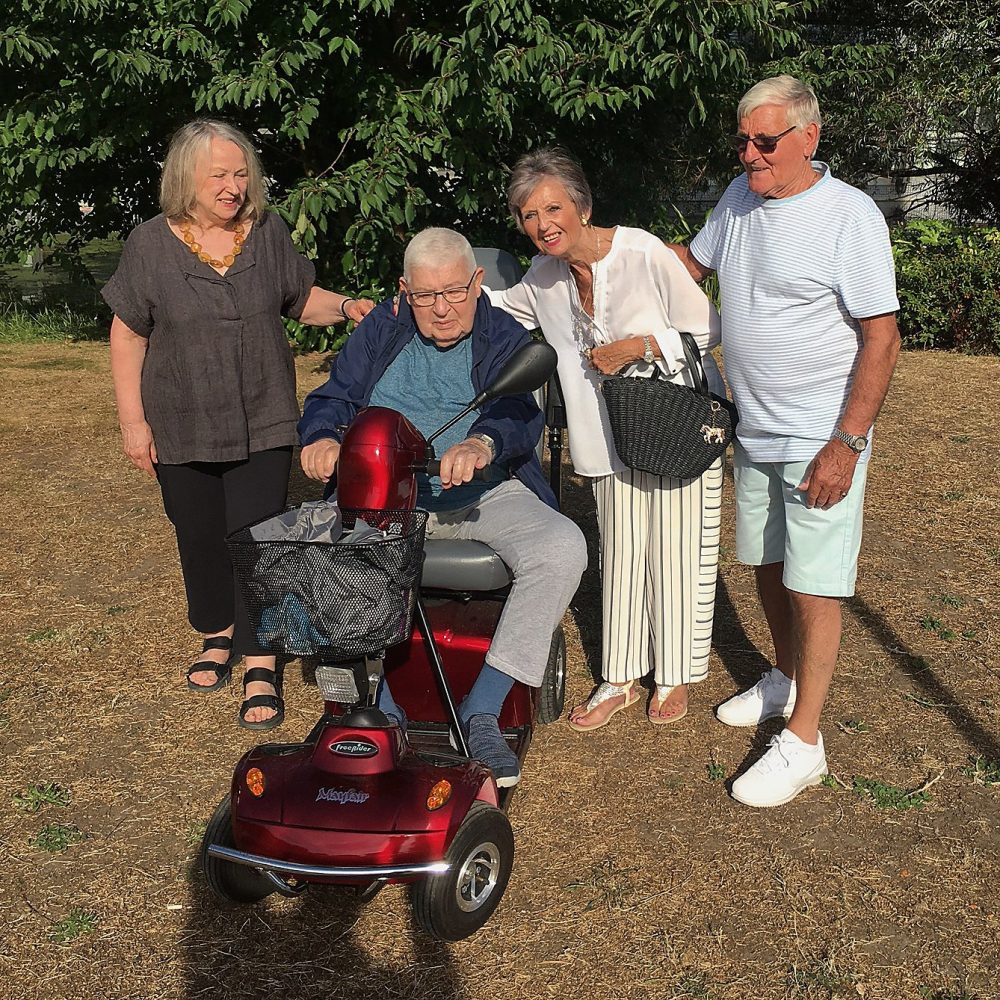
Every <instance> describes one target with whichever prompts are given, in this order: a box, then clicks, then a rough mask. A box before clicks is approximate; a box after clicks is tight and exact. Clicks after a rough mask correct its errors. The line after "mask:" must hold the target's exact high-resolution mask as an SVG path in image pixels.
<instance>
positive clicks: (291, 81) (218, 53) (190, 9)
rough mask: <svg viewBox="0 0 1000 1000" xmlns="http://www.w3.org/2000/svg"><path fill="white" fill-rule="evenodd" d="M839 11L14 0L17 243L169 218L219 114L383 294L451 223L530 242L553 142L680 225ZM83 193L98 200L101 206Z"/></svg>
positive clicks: (295, 222)
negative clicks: (403, 253) (418, 246)
mask: <svg viewBox="0 0 1000 1000" xmlns="http://www.w3.org/2000/svg"><path fill="white" fill-rule="evenodd" d="M821 8H822V4H820V3H819V0H801V2H797V3H789V2H779V0H740V2H711V0H688V2H683V3H681V2H677V0H591V2H589V3H587V4H581V3H578V2H566V0H550V2H549V3H546V4H544V5H542V4H538V5H535V4H532V3H530V2H528V0H469V2H465V3H453V2H448V0H435V2H433V3H430V2H427V0H407V2H402V0H352V2H348V0H286V2H284V3H281V4H276V3H274V2H272V0H207V2H194V0H143V2H134V0H8V3H7V14H6V17H5V19H4V22H5V24H4V26H3V27H2V28H0V95H2V96H0V116H2V117H0V150H2V152H0V208H2V212H0V248H2V249H0V253H5V254H7V255H8V257H11V256H14V255H17V254H22V255H23V253H24V252H25V251H28V250H30V249H32V248H33V247H36V246H51V245H53V242H54V240H55V238H56V236H57V235H58V234H64V235H65V234H66V233H69V234H70V240H69V243H68V244H66V245H65V246H64V248H63V249H64V252H65V253H66V254H67V255H69V256H71V255H72V253H73V251H74V249H75V248H76V247H78V246H79V245H80V244H81V243H82V242H83V241H85V240H87V239H90V238H92V237H94V236H99V235H107V234H109V233H112V232H127V231H128V230H129V229H130V228H131V227H132V226H134V225H135V224H136V223H137V222H138V221H140V220H141V219H143V218H148V217H149V216H151V215H153V214H155V212H156V185H157V178H158V173H159V163H160V161H161V160H162V155H163V150H164V146H165V142H166V139H167V137H168V136H169V135H170V133H171V132H172V131H173V130H174V129H175V128H176V127H177V126H178V125H180V124H181V123H183V122H184V121H186V120H188V119H190V118H192V117H194V116H196V115H207V116H221V117H224V118H227V119H229V120H231V121H233V122H235V123H236V124H238V125H240V126H242V127H243V128H244V129H246V130H247V131H249V132H250V133H251V134H252V135H253V137H254V140H255V142H257V143H258V144H259V147H260V150H261V154H262V158H263V161H264V164H265V168H266V170H267V172H268V174H269V175H270V177H271V180H272V186H271V197H272V200H273V201H274V203H275V205H276V206H277V208H278V209H279V211H281V213H282V214H283V215H284V217H285V218H286V219H287V220H288V222H289V224H290V225H291V227H292V229H293V232H294V236H295V239H296V241H297V243H298V244H299V246H301V247H302V248H303V250H304V251H305V252H306V253H308V254H310V255H311V256H315V257H317V259H318V263H319V265H320V276H321V280H322V281H323V282H324V283H325V284H327V285H328V286H329V287H334V288H340V289H348V290H351V291H353V292H360V291H369V292H373V293H378V294H381V293H382V292H383V291H384V290H386V289H387V288H389V287H391V285H392V282H393V279H394V277H395V275H396V274H397V273H398V269H399V263H400V250H401V246H402V244H403V243H404V242H405V240H406V239H407V237H408V236H409V235H410V234H411V233H412V232H414V231H415V230H417V229H419V228H421V227H423V226H426V225H429V224H446V225H456V226H458V227H460V228H461V229H463V230H464V231H465V232H467V233H468V234H469V235H470V237H471V238H473V240H474V241H479V242H489V243H498V244H500V245H506V246H513V247H514V248H520V249H527V246H526V244H524V243H523V242H522V240H523V238H522V237H520V236H518V235H516V234H515V233H514V232H513V231H512V227H511V224H510V222H509V221H508V220H507V218H506V212H505V209H504V204H503V202H504V199H503V191H504V186H505V180H506V170H507V168H508V167H509V165H510V164H511V163H512V162H513V160H514V159H516V157H517V156H518V155H519V154H520V153H522V152H523V151H524V150H525V149H527V148H529V147H531V146H533V145H536V144H538V143H542V142H550V141H558V142H561V143H563V144H564V145H566V146H567V147H568V148H570V149H571V150H572V151H573V152H574V153H575V154H576V155H578V156H579V157H580V158H581V160H582V161H583V164H584V167H585V169H586V170H587V172H588V175H589V176H590V178H591V181H592V183H593V186H594V189H595V194H596V202H597V205H596V218H597V220H598V221H599V222H626V223H627V222H639V223H641V224H643V225H645V226H647V227H657V226H662V227H665V228H666V227H669V226H670V225H671V224H672V220H673V212H672V209H671V203H672V202H673V201H674V200H676V198H677V196H678V194H680V193H682V192H684V191H688V190H691V189H692V188H694V187H695V186H697V185H698V184H701V183H703V182H705V181H711V180H714V181H725V180H726V179H728V178H729V177H731V176H732V175H733V172H734V169H735V166H736V164H735V158H734V157H733V155H732V152H731V150H729V148H728V146H727V145H726V143H725V135H726V133H728V132H731V131H732V128H733V110H734V107H735V103H736V100H737V99H738V97H739V95H740V94H741V93H742V92H743V91H744V90H745V89H746V87H747V86H749V85H750V84H751V83H753V82H754V81H755V80H756V79H759V78H760V77H761V76H764V75H766V74H767V73H768V72H769V71H770V70H771V69H772V68H773V67H775V66H779V65H780V66H785V67H789V68H792V69H800V68H802V67H807V68H808V67H809V66H811V65H813V64H810V62H809V58H808V57H809V55H810V52H811V49H810V45H811V44H812V43H811V42H810V39H809V37H808V32H809V31H813V30H815V29H814V25H812V23H811V22H810V20H809V19H810V18H815V16H816V15H817V12H818V11H819V10H820V9H821ZM804 31H805V32H806V33H807V34H806V35H804V34H803V32H804ZM828 49H829V51H826V54H825V55H824V57H823V58H824V59H825V63H824V67H825V68H824V67H819V68H818V70H817V71H818V72H819V71H820V70H821V71H822V72H819V75H820V76H822V74H823V73H827V74H829V76H828V77H827V78H828V79H831V80H834V81H836V82H837V85H838V86H840V85H841V83H843V82H844V81H855V80H857V79H858V78H860V76H862V75H863V74H864V73H865V72H867V71H868V69H870V67H871V66H872V65H873V64H874V63H875V62H877V59H878V54H877V52H875V53H874V54H873V50H872V49H871V47H870V46H866V45H865V44H863V43H861V42H858V43H857V44H852V45H850V46H846V47H840V48H837V47H828ZM852 85H853V84H852ZM79 202H85V203H87V204H90V205H93V206H94V211H93V212H92V213H91V214H90V215H88V216H86V217H85V218H83V217H81V213H80V210H79V208H78V203H79ZM303 336H304V340H303V343H305V344H309V345H311V346H318V347H321V348H322V347H325V346H326V340H325V334H322V333H320V334H319V335H310V336H318V338H319V339H313V340H309V339H308V338H307V337H305V335H303Z"/></svg>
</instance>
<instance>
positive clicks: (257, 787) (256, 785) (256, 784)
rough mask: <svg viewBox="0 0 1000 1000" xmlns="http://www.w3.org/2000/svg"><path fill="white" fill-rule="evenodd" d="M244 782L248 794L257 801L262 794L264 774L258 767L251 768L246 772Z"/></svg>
mask: <svg viewBox="0 0 1000 1000" xmlns="http://www.w3.org/2000/svg"><path fill="white" fill-rule="evenodd" d="M246 782H247V788H248V789H249V790H250V794H251V795H252V796H253V797H254V798H255V799H259V798H260V797H261V796H262V795H263V794H264V772H263V771H262V770H261V769H260V768H259V767H251V768H250V770H249V771H247V777H246Z"/></svg>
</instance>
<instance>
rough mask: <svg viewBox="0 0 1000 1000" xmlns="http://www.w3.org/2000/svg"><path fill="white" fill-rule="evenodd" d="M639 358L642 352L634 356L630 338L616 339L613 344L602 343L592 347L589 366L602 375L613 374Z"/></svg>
mask: <svg viewBox="0 0 1000 1000" xmlns="http://www.w3.org/2000/svg"><path fill="white" fill-rule="evenodd" d="M641 358H642V354H639V355H638V357H637V356H636V353H635V348H634V347H633V346H632V343H631V341H630V340H618V341H615V342H614V343H613V344H602V345H601V346H600V347H594V348H592V349H591V351H590V366H591V368H595V369H596V370H597V371H599V372H600V373H601V374H602V375H615V374H617V373H618V372H620V371H621V370H622V369H623V368H624V367H625V366H626V365H631V364H634V363H635V362H636V361H639V360H641Z"/></svg>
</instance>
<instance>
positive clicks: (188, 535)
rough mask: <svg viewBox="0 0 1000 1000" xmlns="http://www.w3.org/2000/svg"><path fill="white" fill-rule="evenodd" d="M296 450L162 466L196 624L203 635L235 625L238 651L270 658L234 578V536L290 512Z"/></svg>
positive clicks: (163, 489) (166, 506)
mask: <svg viewBox="0 0 1000 1000" xmlns="http://www.w3.org/2000/svg"><path fill="white" fill-rule="evenodd" d="M291 466H292V449H291V448H290V447H289V448H271V449H269V450H267V451H257V452H253V453H252V454H251V455H250V457H249V458H248V459H247V460H246V461H245V462H189V463H187V464H186V465H158V466H157V467H156V476H157V479H158V480H159V482H160V491H161V492H162V493H163V507H164V510H165V511H166V513H167V517H168V518H170V522H171V524H173V526H174V529H175V531H176V532H177V550H178V552H179V553H180V557H181V570H182V572H183V574H184V589H185V590H186V591H187V603H188V621H190V622H191V624H192V625H193V626H194V628H195V629H196V630H197V631H198V632H222V631H223V630H224V629H227V628H229V626H230V625H234V624H235V626H236V628H235V631H234V633H233V650H234V651H235V652H236V653H239V654H241V655H243V656H266V655H267V654H268V651H267V650H266V649H262V648H261V647H260V646H259V645H258V644H257V639H256V634H255V631H254V629H253V628H252V627H251V625H250V621H249V619H248V618H247V612H246V607H245V606H244V603H243V596H242V595H241V594H240V589H239V586H238V585H237V583H236V580H235V578H234V575H233V565H232V563H231V562H230V560H229V551H228V550H227V548H226V541H225V540H226V535H229V534H232V532H234V531H238V530H239V529H240V528H245V527H246V526H247V525H248V524H253V523H254V521H259V520H261V518H264V517H267V516H268V515H269V514H275V513H278V512H279V511H281V510H282V509H284V506H285V503H286V501H287V497H288V473H289V471H290V470H291Z"/></svg>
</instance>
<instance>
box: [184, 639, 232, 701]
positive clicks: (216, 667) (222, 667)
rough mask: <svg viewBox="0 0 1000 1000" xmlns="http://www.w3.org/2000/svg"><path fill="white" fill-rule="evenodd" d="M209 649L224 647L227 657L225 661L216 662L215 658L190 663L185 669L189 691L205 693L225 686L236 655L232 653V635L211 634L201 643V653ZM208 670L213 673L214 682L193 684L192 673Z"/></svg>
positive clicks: (230, 674)
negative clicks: (186, 669)
mask: <svg viewBox="0 0 1000 1000" xmlns="http://www.w3.org/2000/svg"><path fill="white" fill-rule="evenodd" d="M209 649H224V650H226V651H227V652H228V653H229V659H228V660H226V662H225V663H216V662H215V660H199V661H198V662H197V663H192V664H191V666H190V667H188V671H187V686H188V690H189V691H202V692H204V693H205V694H207V693H208V692H209V691H218V690H219V688H221V687H225V686H226V685H227V684H228V683H229V680H230V678H231V676H232V673H233V663H234V662H235V661H236V657H235V656H234V655H233V638H232V636H229V635H213V636H212V637H211V638H210V639H206V640H205V641H204V642H203V643H202V645H201V651H202V652H203V653H204V652H207V651H208V650H209ZM208 670H211V671H212V672H213V673H214V674H215V677H216V680H215V683H214V684H195V682H194V681H193V680H191V675H192V674H197V673H201V672H202V671H208Z"/></svg>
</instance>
